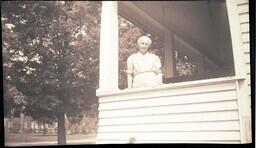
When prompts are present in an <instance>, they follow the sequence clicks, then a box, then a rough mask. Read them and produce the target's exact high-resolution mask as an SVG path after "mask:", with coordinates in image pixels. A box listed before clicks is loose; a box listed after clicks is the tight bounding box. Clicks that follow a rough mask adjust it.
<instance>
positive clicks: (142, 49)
mask: <svg viewBox="0 0 256 148" xmlns="http://www.w3.org/2000/svg"><path fill="white" fill-rule="evenodd" d="M138 46H139V51H140V52H141V53H142V54H145V53H146V52H147V50H148V48H149V46H150V43H149V41H148V40H146V39H141V40H140V41H139V42H138Z"/></svg>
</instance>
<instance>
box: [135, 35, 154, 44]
mask: <svg viewBox="0 0 256 148" xmlns="http://www.w3.org/2000/svg"><path fill="white" fill-rule="evenodd" d="M142 40H146V41H147V42H148V43H149V45H151V43H152V40H151V39H150V38H149V37H148V36H141V37H139V39H138V40H137V43H139V42H141V41H142Z"/></svg>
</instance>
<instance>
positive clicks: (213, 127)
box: [98, 121, 239, 133]
mask: <svg viewBox="0 0 256 148" xmlns="http://www.w3.org/2000/svg"><path fill="white" fill-rule="evenodd" d="M227 130H236V131H238V130H239V121H222V122H214V123H213V122H188V123H158V124H144V125H143V124H141V125H117V126H101V127H99V129H98V132H99V133H103V132H157V131H162V132H164V131H169V132H177V131H183V132H184V131H227Z"/></svg>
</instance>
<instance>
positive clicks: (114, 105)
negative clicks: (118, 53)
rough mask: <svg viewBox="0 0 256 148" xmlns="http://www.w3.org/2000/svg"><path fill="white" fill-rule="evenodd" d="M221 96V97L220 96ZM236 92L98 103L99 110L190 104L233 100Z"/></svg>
mask: <svg viewBox="0 0 256 148" xmlns="http://www.w3.org/2000/svg"><path fill="white" fill-rule="evenodd" d="M220 96H221V97H220ZM195 98H196V99H195ZM235 99H236V92H235V91H234V90H228V91H220V92H209V93H206V92H205V93H200V94H189V95H179V96H173V97H170V96H167V97H156V98H151V99H140V98H138V99H137V100H126V101H122V102H107V103H103V104H100V105H99V110H100V111H101V110H109V109H124V108H138V107H142V106H143V107H149V106H161V105H178V104H191V103H203V102H216V101H227V100H235Z"/></svg>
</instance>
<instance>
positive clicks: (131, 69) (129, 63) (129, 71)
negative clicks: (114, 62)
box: [126, 56, 133, 74]
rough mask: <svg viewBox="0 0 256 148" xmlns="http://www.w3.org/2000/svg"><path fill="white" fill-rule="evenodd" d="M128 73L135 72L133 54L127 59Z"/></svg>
mask: <svg viewBox="0 0 256 148" xmlns="http://www.w3.org/2000/svg"><path fill="white" fill-rule="evenodd" d="M126 72H127V74H133V62H132V56H129V57H128V59H127V70H126Z"/></svg>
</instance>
